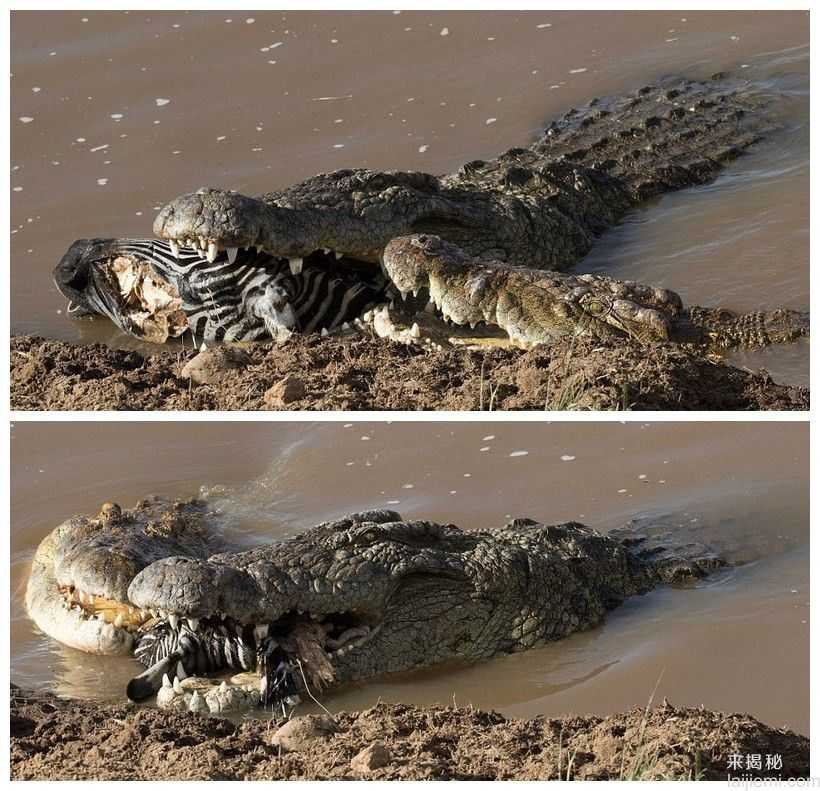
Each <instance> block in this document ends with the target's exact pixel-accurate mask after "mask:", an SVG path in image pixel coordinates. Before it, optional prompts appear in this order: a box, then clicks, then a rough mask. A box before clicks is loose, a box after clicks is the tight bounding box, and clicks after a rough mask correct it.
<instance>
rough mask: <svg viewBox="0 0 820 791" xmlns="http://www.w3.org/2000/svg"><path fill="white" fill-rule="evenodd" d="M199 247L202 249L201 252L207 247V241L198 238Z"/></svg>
mask: <svg viewBox="0 0 820 791" xmlns="http://www.w3.org/2000/svg"><path fill="white" fill-rule="evenodd" d="M199 249H200V250H202V251H203V252H204V251H205V250H207V249H208V242H206V241H205V240H204V239H200V240H199Z"/></svg>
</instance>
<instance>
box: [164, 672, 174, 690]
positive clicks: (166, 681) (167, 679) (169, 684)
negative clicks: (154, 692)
mask: <svg viewBox="0 0 820 791" xmlns="http://www.w3.org/2000/svg"><path fill="white" fill-rule="evenodd" d="M162 686H163V687H166V688H167V689H171V688H172V687H173V684H171V679H170V678H168V674H167V673H163V674H162Z"/></svg>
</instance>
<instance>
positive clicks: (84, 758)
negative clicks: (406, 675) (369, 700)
mask: <svg viewBox="0 0 820 791" xmlns="http://www.w3.org/2000/svg"><path fill="white" fill-rule="evenodd" d="M308 723H309V721H308V722H307V723H304V726H303V727H302V728H301V729H300V730H301V731H302V735H301V737H297V738H295V739H293V738H292V739H291V741H290V743H289V746H290V749H287V746H283V745H288V742H287V741H286V740H285V739H283V738H279V739H277V738H275V734H276V731H277V728H276V726H274V725H272V724H271V723H269V722H265V721H261V720H250V721H246V722H243V723H241V724H238V725H237V724H234V723H231V722H229V721H228V720H223V719H218V718H206V717H201V716H198V715H192V714H187V713H186V714H179V713H174V712H167V711H160V710H157V709H147V708H146V709H140V708H138V707H136V706H135V705H133V704H127V705H118V706H104V705H100V704H97V703H91V702H84V701H79V700H65V699H61V698H57V697H55V696H53V695H50V694H48V693H33V692H29V691H24V690H21V689H20V688H19V687H15V686H14V685H12V687H11V777H12V779H13V780H57V779H61V780H80V779H89V780H92V779H93V780H183V779H184V780H193V779H219V780H263V779H266V780H274V779H275V780H308V779H310V780H326V779H360V778H368V779H377V780H428V779H429V780H434V779H435V780H447V779H453V780H468V779H470V780H495V779H498V780H502V779H503V780H537V779H540V780H548V779H551V780H555V779H566V778H568V777H569V778H572V779H587V780H619V779H641V780H648V779H703V780H725V779H726V777H727V767H728V765H729V760H730V756H732V755H740V756H744V760H745V756H746V755H755V754H756V755H764V756H765V755H777V756H780V758H781V759H782V768H781V769H780V770H779V771H772V770H769V771H767V770H766V769H765V768H764V769H762V770H752V771H751V772H749V773H748V774H749V775H750V776H752V777H782V778H789V777H807V776H808V774H809V740H808V739H807V738H806V737H805V736H799V735H798V734H795V733H793V732H791V731H787V730H781V729H777V728H772V727H770V726H768V725H764V724H762V723H761V722H759V721H758V720H756V719H754V718H753V717H750V716H748V715H745V714H723V713H719V712H712V711H709V710H706V709H685V708H674V707H673V706H671V705H669V704H668V703H666V701H664V702H663V703H662V704H660V705H658V706H656V707H654V708H652V709H651V710H649V712H648V713H647V711H646V710H645V709H644V708H642V707H637V708H634V709H632V710H631V711H628V712H625V713H623V714H616V715H612V716H609V717H604V718H601V717H583V716H568V717H564V718H561V719H542V718H535V719H529V720H521V719H505V718H504V717H502V716H501V715H500V714H496V713H494V712H483V711H479V710H477V709H473V708H472V707H471V708H457V707H447V708H442V707H440V706H429V707H417V706H409V705H403V704H385V703H380V704H378V705H376V706H374V707H372V708H370V709H366V710H364V711H360V712H352V713H349V712H341V713H339V714H337V715H335V716H334V718H333V720H332V721H331V722H328V721H327V720H325V721H324V722H323V723H322V724H321V727H319V728H314V729H313V730H314V731H315V733H314V734H313V735H311V734H310V733H308V734H307V736H306V735H305V732H306V731H309V730H310V729H309V728H308V727H305V726H307V725H308ZM320 730H321V731H323V732H322V733H321V734H319V733H318V732H319V731H320ZM333 731H335V732H333ZM277 742H280V743H281V744H278V743H277ZM763 766H764V767H765V763H764V764H763ZM743 773H744V774H746V772H745V770H744V772H743Z"/></svg>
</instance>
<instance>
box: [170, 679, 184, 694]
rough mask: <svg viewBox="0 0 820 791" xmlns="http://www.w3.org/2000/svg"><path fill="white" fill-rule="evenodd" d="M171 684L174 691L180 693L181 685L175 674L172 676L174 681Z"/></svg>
mask: <svg viewBox="0 0 820 791" xmlns="http://www.w3.org/2000/svg"><path fill="white" fill-rule="evenodd" d="M172 686H173V688H174V692H176V693H177V694H179V695H181V694H182V685H181V684H180V683H179V679H178V678H177V677H176V676H174V683H173V684H172Z"/></svg>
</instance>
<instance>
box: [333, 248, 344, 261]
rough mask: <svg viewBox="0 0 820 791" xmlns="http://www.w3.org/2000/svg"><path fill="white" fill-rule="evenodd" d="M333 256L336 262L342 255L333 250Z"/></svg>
mask: <svg viewBox="0 0 820 791" xmlns="http://www.w3.org/2000/svg"><path fill="white" fill-rule="evenodd" d="M333 255H335V256H336V260H337V261H338V260H339V259H340V258H341V257H342V256H343V255H344V253H340V252H339V251H338V250H334V251H333Z"/></svg>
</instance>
